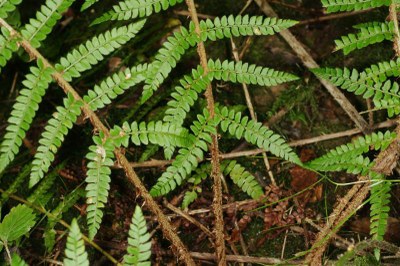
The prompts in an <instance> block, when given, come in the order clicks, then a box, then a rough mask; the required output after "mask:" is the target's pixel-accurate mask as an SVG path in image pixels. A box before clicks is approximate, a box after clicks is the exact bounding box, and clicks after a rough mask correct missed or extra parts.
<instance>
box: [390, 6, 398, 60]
mask: <svg viewBox="0 0 400 266" xmlns="http://www.w3.org/2000/svg"><path fill="white" fill-rule="evenodd" d="M397 6H398V4H397V3H396V1H394V0H392V3H391V4H390V6H389V16H390V20H391V21H392V22H393V26H394V27H393V33H394V39H393V49H394V51H395V52H396V56H397V57H399V56H400V31H399V21H398V19H397V10H396V8H397Z"/></svg>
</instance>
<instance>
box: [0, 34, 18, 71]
mask: <svg viewBox="0 0 400 266" xmlns="http://www.w3.org/2000/svg"><path fill="white" fill-rule="evenodd" d="M0 30H1V34H0V70H1V67H4V66H5V65H6V64H7V61H8V60H10V58H11V57H12V55H13V53H14V52H15V51H17V50H18V44H17V37H11V36H10V32H9V31H8V30H7V29H6V28H5V27H2V28H0Z"/></svg>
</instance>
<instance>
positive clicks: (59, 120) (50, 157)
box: [29, 93, 82, 187]
mask: <svg viewBox="0 0 400 266" xmlns="http://www.w3.org/2000/svg"><path fill="white" fill-rule="evenodd" d="M81 106H82V102H80V101H76V100H75V99H74V97H73V96H72V94H70V93H69V94H68V95H67V97H66V98H65V99H64V106H58V107H57V112H56V113H54V114H53V118H51V119H50V120H49V121H48V124H47V126H46V127H45V129H44V132H43V133H42V136H41V138H40V140H39V144H40V145H39V147H38V149H37V152H36V154H35V158H34V160H33V162H32V165H33V167H32V172H31V176H30V180H29V186H30V187H33V186H34V185H36V184H37V183H38V182H39V181H40V180H41V179H42V178H43V176H44V174H45V173H46V172H47V171H48V170H49V167H50V165H51V163H52V162H53V161H54V155H55V153H56V152H57V150H58V148H59V147H60V146H61V144H62V143H63V141H64V137H65V135H66V133H67V132H68V129H71V128H72V126H73V125H74V123H75V121H76V119H77V118H78V116H79V115H80V113H81V109H80V107H81Z"/></svg>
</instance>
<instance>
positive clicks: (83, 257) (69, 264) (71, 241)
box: [64, 219, 89, 266]
mask: <svg viewBox="0 0 400 266" xmlns="http://www.w3.org/2000/svg"><path fill="white" fill-rule="evenodd" d="M64 265H65V266H77V265H79V266H89V260H88V254H87V253H86V251H85V243H84V242H83V239H82V234H81V230H80V229H79V226H78V223H77V222H76V219H73V220H72V223H71V227H70V229H69V234H68V238H67V244H66V248H65V258H64Z"/></svg>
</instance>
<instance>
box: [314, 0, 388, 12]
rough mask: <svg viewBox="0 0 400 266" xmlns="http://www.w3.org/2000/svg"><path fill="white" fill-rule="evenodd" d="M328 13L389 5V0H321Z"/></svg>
mask: <svg viewBox="0 0 400 266" xmlns="http://www.w3.org/2000/svg"><path fill="white" fill-rule="evenodd" d="M321 2H322V5H323V6H324V7H325V8H326V9H327V10H326V11H327V12H328V13H332V12H339V11H352V10H363V9H368V8H373V7H380V6H389V5H390V3H391V0H321Z"/></svg>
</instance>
